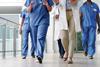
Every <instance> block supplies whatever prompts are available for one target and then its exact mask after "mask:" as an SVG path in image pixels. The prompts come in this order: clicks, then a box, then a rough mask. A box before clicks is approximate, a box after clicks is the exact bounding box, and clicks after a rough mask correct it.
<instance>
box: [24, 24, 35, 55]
mask: <svg viewBox="0 0 100 67" xmlns="http://www.w3.org/2000/svg"><path fill="white" fill-rule="evenodd" d="M29 33H30V37H31V44H32V46H31V55H34V51H35V46H34V44H33V39H32V31H31V28H30V23H24V24H23V30H22V56H27V52H28V36H29Z"/></svg>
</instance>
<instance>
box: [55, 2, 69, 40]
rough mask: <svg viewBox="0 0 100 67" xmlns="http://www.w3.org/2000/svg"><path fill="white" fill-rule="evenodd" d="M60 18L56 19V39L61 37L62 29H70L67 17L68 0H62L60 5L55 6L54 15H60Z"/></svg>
mask: <svg viewBox="0 0 100 67" xmlns="http://www.w3.org/2000/svg"><path fill="white" fill-rule="evenodd" d="M58 14H59V19H54V22H55V33H54V39H55V40H58V39H60V31H61V30H68V24H67V19H66V18H67V17H66V0H61V1H60V3H59V5H57V6H54V7H53V15H54V16H55V15H58Z"/></svg>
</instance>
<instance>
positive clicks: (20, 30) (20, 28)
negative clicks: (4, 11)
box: [19, 18, 24, 34]
mask: <svg viewBox="0 0 100 67" xmlns="http://www.w3.org/2000/svg"><path fill="white" fill-rule="evenodd" d="M23 23H24V18H22V21H21V24H20V26H19V33H20V34H22V26H23Z"/></svg>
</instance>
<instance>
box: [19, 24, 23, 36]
mask: <svg viewBox="0 0 100 67" xmlns="http://www.w3.org/2000/svg"><path fill="white" fill-rule="evenodd" d="M19 34H20V35H21V34H22V26H20V27H19Z"/></svg>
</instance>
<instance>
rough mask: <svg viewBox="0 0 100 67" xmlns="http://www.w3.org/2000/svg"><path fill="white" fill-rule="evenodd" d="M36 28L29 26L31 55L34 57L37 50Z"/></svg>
mask: <svg viewBox="0 0 100 67" xmlns="http://www.w3.org/2000/svg"><path fill="white" fill-rule="evenodd" d="M37 29H38V27H37V26H31V32H30V34H31V41H32V47H31V55H32V56H33V54H34V55H35V56H36V50H37Z"/></svg>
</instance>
